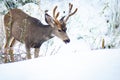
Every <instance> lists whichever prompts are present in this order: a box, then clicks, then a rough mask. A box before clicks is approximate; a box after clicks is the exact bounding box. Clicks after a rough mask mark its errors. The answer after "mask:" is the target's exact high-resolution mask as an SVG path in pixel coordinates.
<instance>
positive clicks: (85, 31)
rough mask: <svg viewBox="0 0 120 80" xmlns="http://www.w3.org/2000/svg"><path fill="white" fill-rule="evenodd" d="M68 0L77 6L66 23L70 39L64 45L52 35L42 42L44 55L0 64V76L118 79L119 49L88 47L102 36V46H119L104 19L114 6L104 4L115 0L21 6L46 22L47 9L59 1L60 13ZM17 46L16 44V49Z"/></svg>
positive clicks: (5, 79)
mask: <svg viewBox="0 0 120 80" xmlns="http://www.w3.org/2000/svg"><path fill="white" fill-rule="evenodd" d="M52 1H53V2H54V5H53V2H52ZM69 2H71V3H73V4H74V8H76V7H77V8H78V12H77V13H76V15H74V16H73V17H71V18H70V20H69V21H68V24H67V27H68V35H69V37H70V39H71V43H70V44H67V45H65V44H63V42H62V41H61V40H59V39H58V38H56V37H55V38H53V39H52V40H50V41H48V42H45V43H44V44H43V45H42V46H41V50H40V53H41V54H42V55H43V57H39V58H37V59H32V60H27V61H20V62H15V63H9V64H0V80H120V49H101V50H93V51H92V50H91V49H99V48H101V41H102V39H105V46H107V45H111V44H115V46H117V45H118V46H119V43H118V42H120V41H119V40H120V37H119V35H118V34H117V33H115V34H114V33H112V32H110V23H107V22H106V20H107V19H108V20H109V18H110V17H109V16H111V15H110V14H109V16H108V15H107V14H108V13H110V11H109V9H114V7H113V8H112V7H110V8H109V7H107V8H105V7H106V6H107V4H108V6H110V4H112V3H113V2H114V0H91V1H89V0H69V1H67V0H62V1H60V0H55V1H54V0H47V1H45V2H44V1H41V3H40V6H39V7H38V6H37V5H35V4H33V3H30V4H26V5H25V6H24V7H23V8H22V9H23V10H24V11H26V12H27V11H28V13H29V12H31V13H29V14H30V15H32V16H34V17H35V16H36V17H37V18H38V19H40V20H41V21H42V22H43V23H45V22H44V16H43V15H44V11H45V10H46V9H48V10H49V13H50V15H52V9H53V7H54V6H55V5H58V7H59V8H58V11H60V12H61V14H62V15H61V16H63V15H64V14H63V13H62V12H63V11H64V10H68V3H69ZM63 3H65V5H63ZM114 4H115V3H114ZM31 5H33V6H31ZM43 5H46V6H43ZM27 6H28V7H27ZM50 6H51V7H50ZM104 8H105V10H104ZM63 9H64V10H63ZM33 12H34V13H33ZM39 13H40V14H41V15H39ZM117 30H119V29H117ZM115 32H116V31H115ZM114 37H115V38H114ZM23 47H24V46H23ZM18 48H19V46H17V47H16V46H15V50H18ZM117 48H119V47H117ZM21 50H23V48H21ZM17 52H18V51H17ZM53 54H55V55H53ZM47 55H48V56H47ZM50 55H51V56H50Z"/></svg>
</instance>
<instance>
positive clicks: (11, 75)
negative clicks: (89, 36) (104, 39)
mask: <svg viewBox="0 0 120 80" xmlns="http://www.w3.org/2000/svg"><path fill="white" fill-rule="evenodd" d="M0 80H120V49H109V50H95V51H85V52H80V53H79V54H78V53H76V54H75V53H69V54H67V55H66V54H56V55H52V56H46V57H40V58H38V59H33V60H27V61H21V62H15V63H9V64H1V65H0Z"/></svg>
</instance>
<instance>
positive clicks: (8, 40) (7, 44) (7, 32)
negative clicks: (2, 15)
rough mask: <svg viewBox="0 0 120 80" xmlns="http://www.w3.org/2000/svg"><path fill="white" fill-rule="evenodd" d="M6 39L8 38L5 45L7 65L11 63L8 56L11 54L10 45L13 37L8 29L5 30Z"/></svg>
mask: <svg viewBox="0 0 120 80" xmlns="http://www.w3.org/2000/svg"><path fill="white" fill-rule="evenodd" d="M5 34H6V36H5V38H6V42H5V45H4V54H5V63H7V62H9V58H8V54H9V43H10V40H11V35H10V31H9V30H8V29H5Z"/></svg>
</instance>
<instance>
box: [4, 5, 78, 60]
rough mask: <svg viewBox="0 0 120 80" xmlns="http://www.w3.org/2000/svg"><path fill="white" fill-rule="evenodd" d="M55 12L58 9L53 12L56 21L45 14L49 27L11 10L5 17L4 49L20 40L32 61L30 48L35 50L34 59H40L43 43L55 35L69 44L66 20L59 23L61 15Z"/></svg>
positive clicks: (11, 52)
mask: <svg viewBox="0 0 120 80" xmlns="http://www.w3.org/2000/svg"><path fill="white" fill-rule="evenodd" d="M55 11H56V7H55V8H54V10H53V16H54V19H53V18H52V17H51V16H50V15H48V14H47V12H45V21H46V22H47V23H48V25H44V24H43V23H41V21H40V20H38V19H36V18H34V17H31V16H29V15H28V14H26V13H24V12H23V11H22V10H20V9H11V10H10V11H9V12H8V13H7V14H6V15H5V16H4V26H5V32H6V43H5V46H4V48H8V47H13V46H14V44H15V41H16V40H18V41H20V42H22V43H25V47H26V51H27V58H28V59H30V58H31V55H30V48H35V52H34V57H35V58H36V57H38V56H39V48H40V46H41V45H42V43H43V42H45V41H47V40H49V39H51V38H53V37H54V36H53V35H55V36H57V37H58V38H60V39H62V40H63V41H64V42H65V43H69V42H70V39H69V37H68V36H67V33H66V25H65V22H64V18H61V19H60V20H59V21H58V20H57V17H58V16H59V13H58V14H57V15H55ZM76 11H77V9H76ZM76 11H74V12H73V13H75V12H76ZM67 19H68V17H67ZM5 53H7V51H5ZM9 53H10V54H11V60H12V61H14V56H13V51H12V50H10V51H9ZM6 61H7V57H6Z"/></svg>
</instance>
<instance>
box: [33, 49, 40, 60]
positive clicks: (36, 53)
mask: <svg viewBox="0 0 120 80" xmlns="http://www.w3.org/2000/svg"><path fill="white" fill-rule="evenodd" d="M39 51H40V48H35V50H34V58H38V57H39Z"/></svg>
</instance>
